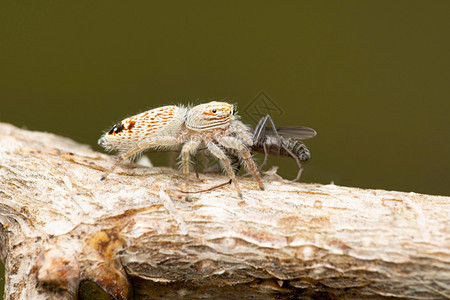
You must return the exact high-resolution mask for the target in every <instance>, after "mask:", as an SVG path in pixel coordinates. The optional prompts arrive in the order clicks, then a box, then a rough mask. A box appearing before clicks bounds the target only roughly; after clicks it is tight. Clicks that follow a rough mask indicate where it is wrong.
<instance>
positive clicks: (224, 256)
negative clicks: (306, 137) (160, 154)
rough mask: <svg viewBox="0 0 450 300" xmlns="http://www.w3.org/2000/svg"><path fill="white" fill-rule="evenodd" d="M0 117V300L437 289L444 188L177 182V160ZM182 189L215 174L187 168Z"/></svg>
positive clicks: (217, 178) (344, 294)
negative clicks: (150, 160)
mask: <svg viewBox="0 0 450 300" xmlns="http://www.w3.org/2000/svg"><path fill="white" fill-rule="evenodd" d="M114 161H115V158H114V157H112V156H109V155H106V154H102V153H98V152H95V151H93V150H91V149H90V148H89V147H88V146H85V145H80V144H78V143H76V142H74V141H72V140H70V139H67V138H63V137H59V136H55V135H53V134H48V133H41V132H30V131H26V130H21V129H18V128H16V127H14V126H12V125H8V124H2V123H0V223H1V226H0V247H1V252H0V254H1V259H2V260H3V261H4V262H5V267H6V287H5V297H7V299H58V298H59V299H65V298H69V299H70V298H75V297H77V295H78V293H79V286H80V283H82V284H83V283H86V281H87V280H88V281H92V282H94V283H96V284H97V285H98V286H100V287H101V288H102V289H103V290H105V291H106V292H107V293H109V294H111V295H113V297H114V298H117V299H124V298H130V297H131V295H134V297H135V298H136V299H153V298H157V297H162V298H181V297H184V299H193V298H200V297H208V296H209V297H213V296H214V297H216V298H230V299H232V298H241V299H242V298H243V299H246V298H253V299H255V298H257V299H293V298H302V297H304V298H309V297H327V298H346V299H347V298H355V299H357V298H362V297H369V298H383V297H396V298H412V299H441V298H442V299H443V298H449V297H450V224H449V223H450V222H449V219H450V217H449V216H450V198H449V197H441V196H429V195H422V194H416V193H402V192H392V191H384V190H363V189H358V188H349V187H342V186H335V185H319V184H304V183H291V182H289V181H283V180H281V181H280V180H278V181H273V180H269V179H267V178H266V179H265V180H264V184H265V187H266V191H264V192H262V191H260V190H259V189H258V188H257V185H256V183H255V182H254V181H252V180H251V179H248V178H242V177H239V178H238V180H239V182H240V184H241V187H242V191H243V194H244V197H243V199H240V198H238V197H237V195H236V192H235V190H234V189H233V187H232V186H230V185H227V186H224V187H222V188H219V189H216V190H214V191H210V192H205V193H199V194H192V195H190V198H189V199H188V200H187V201H186V200H185V197H184V194H182V193H181V192H180V191H179V188H180V186H182V184H183V182H184V178H183V176H182V175H181V173H180V172H179V171H177V170H172V169H169V168H148V167H144V166H140V165H137V164H132V163H128V164H122V165H121V166H120V167H118V168H117V169H116V170H115V172H114V173H113V174H111V175H110V177H109V178H108V179H107V180H106V181H100V178H101V176H102V173H103V172H104V171H105V170H106V169H107V168H109V167H110V166H112V164H113V163H114ZM200 176H201V177H200V179H199V180H196V179H195V180H193V182H192V190H199V189H205V188H208V187H211V186H214V185H217V184H220V183H223V182H225V181H227V179H226V178H225V177H223V176H221V175H208V176H206V175H203V174H201V175H200Z"/></svg>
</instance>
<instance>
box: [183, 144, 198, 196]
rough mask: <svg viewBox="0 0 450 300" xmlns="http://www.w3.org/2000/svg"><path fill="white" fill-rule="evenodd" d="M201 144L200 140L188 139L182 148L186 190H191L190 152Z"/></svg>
mask: <svg viewBox="0 0 450 300" xmlns="http://www.w3.org/2000/svg"><path fill="white" fill-rule="evenodd" d="M199 145H200V141H197V140H190V141H187V142H186V143H185V144H184V145H183V148H182V149H181V161H182V166H183V174H184V175H185V176H186V181H185V191H186V192H189V158H190V154H191V153H192V152H194V151H195V150H197V148H198V146H199Z"/></svg>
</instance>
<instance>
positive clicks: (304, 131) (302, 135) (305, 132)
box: [266, 126, 317, 140]
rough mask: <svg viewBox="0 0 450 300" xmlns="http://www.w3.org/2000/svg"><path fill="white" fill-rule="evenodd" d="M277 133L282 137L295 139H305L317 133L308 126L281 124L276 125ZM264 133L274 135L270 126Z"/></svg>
mask: <svg viewBox="0 0 450 300" xmlns="http://www.w3.org/2000/svg"><path fill="white" fill-rule="evenodd" d="M277 132H278V135H280V136H282V137H284V138H292V139H296V140H307V139H310V138H313V137H315V136H316V135H317V132H316V131H315V130H314V129H312V128H309V127H304V126H281V127H277ZM266 134H267V135H272V136H274V135H275V133H274V132H273V130H272V128H269V127H268V128H266Z"/></svg>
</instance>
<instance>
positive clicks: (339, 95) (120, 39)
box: [0, 1, 450, 195]
mask: <svg viewBox="0 0 450 300" xmlns="http://www.w3.org/2000/svg"><path fill="white" fill-rule="evenodd" d="M449 11H450V1H429V2H427V1H322V2H319V1H292V2H286V1H285V2H277V3H276V2H272V3H267V2H262V1H235V2H230V1H228V2H227V3H224V2H211V1H191V2H181V1H171V2H164V3H163V2H162V1H161V2H151V1H127V2H119V1H117V2H116V1H73V2H67V1H1V2H0V103H1V106H0V121H1V122H9V123H12V124H14V125H16V126H19V127H23V128H28V129H31V130H39V131H48V132H53V133H56V134H60V135H64V136H68V137H71V138H73V139H74V140H77V141H79V142H81V143H86V144H90V145H92V147H93V148H94V149H97V150H100V148H99V147H98V146H97V145H96V141H97V139H98V137H99V136H100V135H101V133H102V131H104V130H106V129H108V128H109V127H110V126H111V125H112V124H114V122H116V121H119V120H121V119H122V118H124V117H126V116H129V115H132V114H135V113H138V112H141V111H143V110H147V109H150V108H154V107H158V106H162V105H166V104H173V103H184V104H187V103H201V102H205V101H210V100H224V99H225V100H227V101H229V102H235V103H237V104H238V109H239V112H240V114H241V115H242V116H243V120H244V121H245V122H247V123H249V124H251V123H253V122H254V120H253V119H252V118H251V117H250V116H251V113H254V111H255V109H254V108H252V107H251V106H250V108H247V106H248V105H250V103H252V101H253V100H254V99H255V97H257V96H258V94H259V93H260V92H261V91H264V92H265V93H266V95H268V96H269V97H270V100H271V101H272V102H273V103H274V104H275V105H276V106H277V107H279V108H280V109H281V110H282V113H281V114H278V113H277V114H274V120H275V122H276V124H278V125H304V126H309V127H313V128H314V129H316V130H317V131H318V136H317V137H316V138H314V139H312V140H308V141H306V144H307V145H308V147H309V148H310V150H311V152H312V157H313V158H312V161H311V162H310V163H308V164H307V165H306V167H305V171H304V173H303V176H302V181H304V182H318V183H324V184H326V183H330V182H334V183H335V184H339V185H347V186H357V187H365V188H382V189H388V190H390V189H393V190H400V191H407V192H409V191H414V192H419V193H428V194H442V195H449V194H450V184H449V182H448V175H449V174H450V173H449V169H450V168H449V167H450V155H449V154H450V151H449V150H450V134H449V125H450V124H449V121H448V115H449V111H450V104H449V101H450V18H449V14H448V12H449ZM246 108H247V109H246ZM249 110H251V111H250V112H249ZM253 125H254V124H253ZM150 158H151V159H152V161H153V162H154V163H155V164H157V165H167V161H168V158H167V155H166V154H155V155H154V154H151V155H150ZM270 163H271V164H273V165H279V166H280V171H279V173H280V174H281V175H282V176H285V177H287V178H294V177H295V175H296V173H297V167H296V165H295V163H294V161H293V160H290V159H281V158H272V157H271V158H270ZM3 180H4V179H3Z"/></svg>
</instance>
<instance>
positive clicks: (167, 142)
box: [101, 137, 178, 180]
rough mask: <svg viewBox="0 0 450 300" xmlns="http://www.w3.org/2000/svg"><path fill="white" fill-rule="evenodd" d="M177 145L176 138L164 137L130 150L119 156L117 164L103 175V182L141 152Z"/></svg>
mask: <svg viewBox="0 0 450 300" xmlns="http://www.w3.org/2000/svg"><path fill="white" fill-rule="evenodd" d="M177 143H178V142H177V140H176V138H174V137H163V138H160V139H153V140H150V141H147V142H145V143H143V144H141V145H138V146H137V147H135V148H132V149H129V150H128V151H126V152H124V153H122V154H120V155H119V158H118V159H117V161H116V163H115V164H114V165H113V166H112V167H111V169H109V170H108V171H106V172H105V174H103V176H102V178H101V180H105V179H106V177H108V175H109V174H111V172H112V171H114V169H115V168H116V167H117V166H118V165H119V164H120V163H121V162H123V161H124V160H125V159H127V158H130V157H132V156H133V155H135V154H137V153H139V152H141V151H144V150H145V149H147V148H151V147H156V146H171V145H174V144H177Z"/></svg>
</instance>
